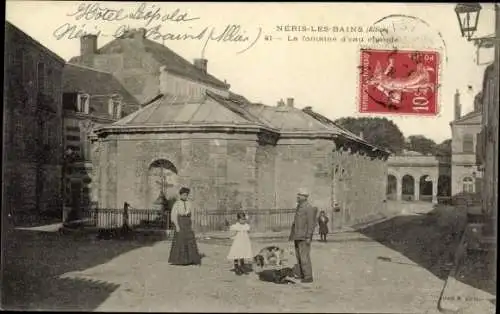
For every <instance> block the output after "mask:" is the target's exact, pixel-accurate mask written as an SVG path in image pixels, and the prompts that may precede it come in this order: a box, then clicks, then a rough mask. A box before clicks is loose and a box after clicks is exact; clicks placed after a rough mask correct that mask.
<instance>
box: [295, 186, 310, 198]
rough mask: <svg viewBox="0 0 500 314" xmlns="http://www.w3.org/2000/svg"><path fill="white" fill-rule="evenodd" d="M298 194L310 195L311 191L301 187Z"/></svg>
mask: <svg viewBox="0 0 500 314" xmlns="http://www.w3.org/2000/svg"><path fill="white" fill-rule="evenodd" d="M297 195H304V196H309V191H308V190H307V189H305V188H300V189H299V190H298V191H297Z"/></svg>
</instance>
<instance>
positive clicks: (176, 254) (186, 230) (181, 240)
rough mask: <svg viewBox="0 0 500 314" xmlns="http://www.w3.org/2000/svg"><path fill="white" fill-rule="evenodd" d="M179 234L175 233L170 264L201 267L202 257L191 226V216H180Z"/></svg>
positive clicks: (169, 259)
mask: <svg viewBox="0 0 500 314" xmlns="http://www.w3.org/2000/svg"><path fill="white" fill-rule="evenodd" d="M177 219H178V223H179V227H180V231H179V232H177V231H176V232H175V233H174V238H173V240H172V247H171V248H170V256H169V258H168V262H169V263H170V264H172V265H200V264H201V255H200V253H199V252H198V245H197V244H196V238H195V236H194V232H193V229H192V226H191V215H187V216H178V218H177Z"/></svg>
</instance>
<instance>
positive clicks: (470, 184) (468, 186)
mask: <svg viewBox="0 0 500 314" xmlns="http://www.w3.org/2000/svg"><path fill="white" fill-rule="evenodd" d="M462 183H463V188H462V191H463V192H464V193H474V180H473V179H472V178H471V177H465V178H464V179H463V180H462Z"/></svg>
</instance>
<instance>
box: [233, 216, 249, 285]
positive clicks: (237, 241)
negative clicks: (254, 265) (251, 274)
mask: <svg viewBox="0 0 500 314" xmlns="http://www.w3.org/2000/svg"><path fill="white" fill-rule="evenodd" d="M237 218H238V221H237V222H236V223H235V224H234V225H231V227H230V228H229V231H231V233H232V234H235V235H234V236H233V244H232V245H231V249H230V250H229V254H228V255H227V258H228V259H229V260H233V262H234V272H235V273H236V275H242V274H245V275H247V274H248V271H247V270H245V259H253V254H252V243H251V242H250V237H249V236H248V231H249V230H250V225H249V224H248V223H247V220H246V216H245V214H244V213H238V214H237Z"/></svg>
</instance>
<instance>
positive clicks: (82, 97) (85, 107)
mask: <svg viewBox="0 0 500 314" xmlns="http://www.w3.org/2000/svg"><path fill="white" fill-rule="evenodd" d="M89 107H90V95H89V94H78V98H77V103H76V108H77V110H78V112H83V113H86V114H88V113H89Z"/></svg>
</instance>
